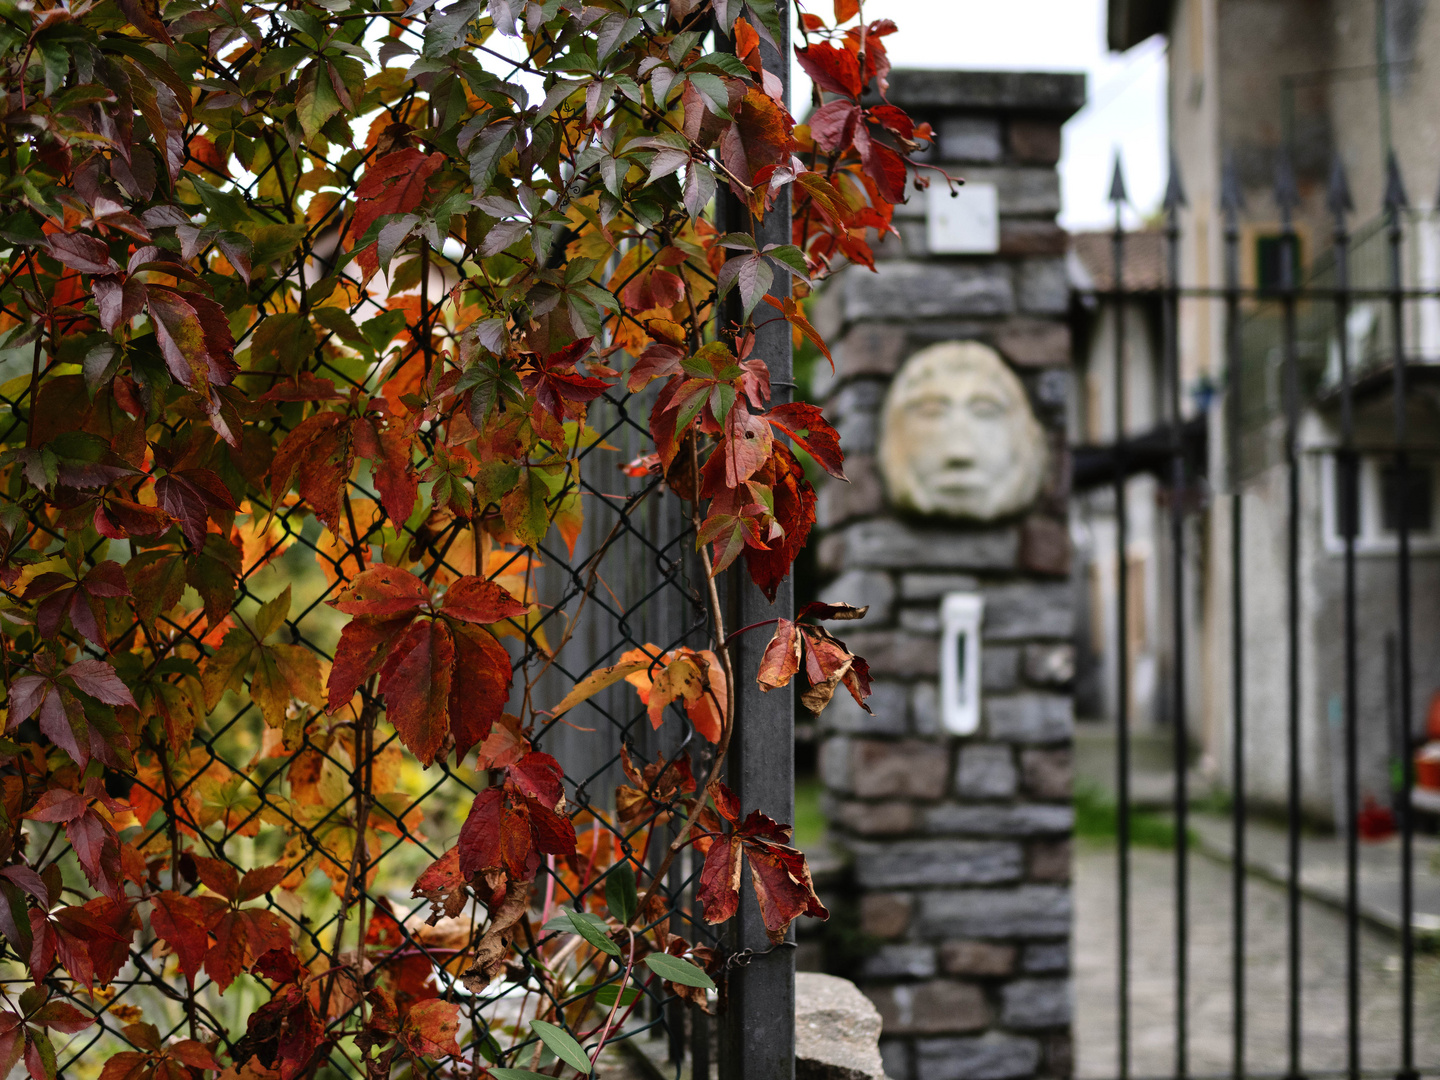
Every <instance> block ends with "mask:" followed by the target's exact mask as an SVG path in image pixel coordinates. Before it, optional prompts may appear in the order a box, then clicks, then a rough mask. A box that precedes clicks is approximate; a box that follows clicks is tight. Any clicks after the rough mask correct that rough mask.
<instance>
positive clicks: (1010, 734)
mask: <svg viewBox="0 0 1440 1080" xmlns="http://www.w3.org/2000/svg"><path fill="white" fill-rule="evenodd" d="M981 712H982V714H983V716H984V720H985V725H986V730H987V731H988V732H989V733H990V737H991V738H992V739H1003V740H1005V741H1007V742H1020V743H1054V742H1064V741H1066V740H1067V739H1069V738H1070V737H1071V736H1072V735H1073V734H1074V731H1075V703H1074V702H1073V701H1072V700H1071V699H1070V698H1069V697H1068V696H1065V695H1063V694H1042V693H1028V694H1012V695H1010V696H1008V697H993V698H990V699H988V700H986V701H984V702H982V704H981Z"/></svg>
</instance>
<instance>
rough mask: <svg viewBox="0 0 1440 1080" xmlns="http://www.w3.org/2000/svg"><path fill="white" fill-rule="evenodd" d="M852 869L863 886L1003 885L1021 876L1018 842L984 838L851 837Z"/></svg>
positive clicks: (1021, 861) (869, 887)
mask: <svg viewBox="0 0 1440 1080" xmlns="http://www.w3.org/2000/svg"><path fill="white" fill-rule="evenodd" d="M849 848H850V853H851V855H852V856H853V859H854V861H853V864H852V870H853V873H854V875H855V881H856V882H857V883H858V884H859V885H860V887H861V888H866V889H884V888H893V887H897V886H918V885H998V884H1002V883H1004V882H1007V881H1018V880H1019V878H1020V873H1021V869H1022V867H1023V865H1024V862H1023V857H1022V854H1021V851H1020V845H1019V844H1013V843H1004V842H996V841H984V840H892V841H890V842H888V843H873V842H865V841H858V840H857V841H852V842H851V843H850V844H849Z"/></svg>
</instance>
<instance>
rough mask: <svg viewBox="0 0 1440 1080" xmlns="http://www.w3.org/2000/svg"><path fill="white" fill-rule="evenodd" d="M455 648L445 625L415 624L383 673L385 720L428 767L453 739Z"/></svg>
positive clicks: (434, 622)
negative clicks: (451, 721) (451, 675)
mask: <svg viewBox="0 0 1440 1080" xmlns="http://www.w3.org/2000/svg"><path fill="white" fill-rule="evenodd" d="M454 663H455V644H454V641H453V639H452V638H451V635H450V626H449V624H448V623H446V622H444V621H443V620H441V619H416V620H415V621H414V622H412V623H411V624H410V625H409V626H408V627H406V628H405V631H404V632H403V633H402V634H401V635H400V636H399V637H398V638H397V639H396V641H395V645H394V647H393V648H392V649H391V651H390V655H389V657H388V658H386V660H385V663H384V665H383V666H382V667H381V668H380V683H379V689H380V693H381V694H382V695H384V697H385V705H386V713H385V715H386V718H387V719H388V720H389V721H390V723H391V724H392V725H393V726H394V728H395V732H396V734H398V735H399V736H400V741H401V742H402V743H404V744H405V748H406V749H407V750H409V751H410V752H411V753H412V754H414V755H415V756H416V757H417V758H419V760H420V764H421V765H426V766H428V765H430V764H431V763H432V762H433V761H434V760H435V755H436V754H437V753H439V751H440V749H441V747H442V746H444V744H445V737H446V736H447V735H448V734H449V733H450V716H449V712H450V708H449V706H450V670H451V668H452V667H453V666H454Z"/></svg>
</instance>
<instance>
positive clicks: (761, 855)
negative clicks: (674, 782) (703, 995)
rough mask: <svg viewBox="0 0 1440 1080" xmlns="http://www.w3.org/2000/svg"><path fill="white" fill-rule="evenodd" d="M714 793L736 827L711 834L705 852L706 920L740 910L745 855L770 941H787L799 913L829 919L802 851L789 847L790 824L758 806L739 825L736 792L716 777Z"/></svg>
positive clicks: (703, 894)
mask: <svg viewBox="0 0 1440 1080" xmlns="http://www.w3.org/2000/svg"><path fill="white" fill-rule="evenodd" d="M710 794H711V796H712V797H713V798H714V800H715V808H716V809H717V810H718V811H719V812H720V816H721V817H723V818H724V819H725V820H726V821H728V822H730V823H731V825H732V826H734V827H733V828H732V829H731V830H730V832H729V834H728V835H726V836H723V837H717V838H712V840H711V844H710V850H709V851H708V852H706V854H705V865H704V868H703V869H702V870H701V872H700V887H699V890H698V891H697V893H696V896H697V898H698V899H699V901H700V903H701V906H702V908H703V910H704V915H705V921H706V922H708V923H711V924H712V925H713V924H715V923H720V922H724V921H725V920H727V919H729V918H731V917H732V916H733V915H734V914H735V912H736V911H737V910H739V906H740V877H741V863H740V859H741V857H742V856H743V857H744V858H745V859H746V860H748V862H749V863H750V880H751V884H752V885H753V886H754V888H755V897H756V899H757V900H758V901H759V903H760V917H761V920H762V921H763V922H764V924H765V932H766V934H767V935H768V936H769V938H770V940H771V941H772V942H776V943H778V942H781V941H784V940H785V934H786V932H787V931H788V930H789V929H790V924H791V923H792V922H794V921H795V920H796V919H797V918H799V917H800V916H801V915H809V916H811V917H813V918H817V919H826V918H829V916H830V913H829V912H828V911H826V910H825V905H824V904H822V903H820V898H819V897H818V896H816V895H815V886H814V883H813V882H812V881H811V879H810V869H809V867H808V865H807V864H806V862H805V856H804V854H803V853H802V852H800V851H799V850H798V849H796V848H794V847H791V846H790V826H788V825H780V824H778V823H777V822H776V821H774V820H773V819H771V818H769V817H767V816H766V815H764V814H762V813H761V812H760V811H759V810H752V811H751V812H750V816H749V817H747V818H746V819H745V821H744V823H743V824H740V822H739V818H740V803H739V800H738V799H736V798H735V795H734V793H733V792H731V791H730V789H729V788H727V787H726V786H725V785H724V784H721V783H719V782H718V781H717V782H716V783H715V784H714V785H712V787H711V791H710Z"/></svg>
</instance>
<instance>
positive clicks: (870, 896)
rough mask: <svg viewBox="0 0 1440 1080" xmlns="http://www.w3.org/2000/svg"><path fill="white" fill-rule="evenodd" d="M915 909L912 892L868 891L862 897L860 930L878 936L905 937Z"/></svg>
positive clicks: (871, 935)
mask: <svg viewBox="0 0 1440 1080" xmlns="http://www.w3.org/2000/svg"><path fill="white" fill-rule="evenodd" d="M914 911H915V897H914V895H912V894H911V893H904V892H867V893H865V894H863V895H862V896H861V897H860V932H861V933H862V934H867V935H869V936H870V937H877V938H898V937H903V936H904V934H905V931H906V930H908V929H909V928H910V916H911V915H912V914H913V913H914Z"/></svg>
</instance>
